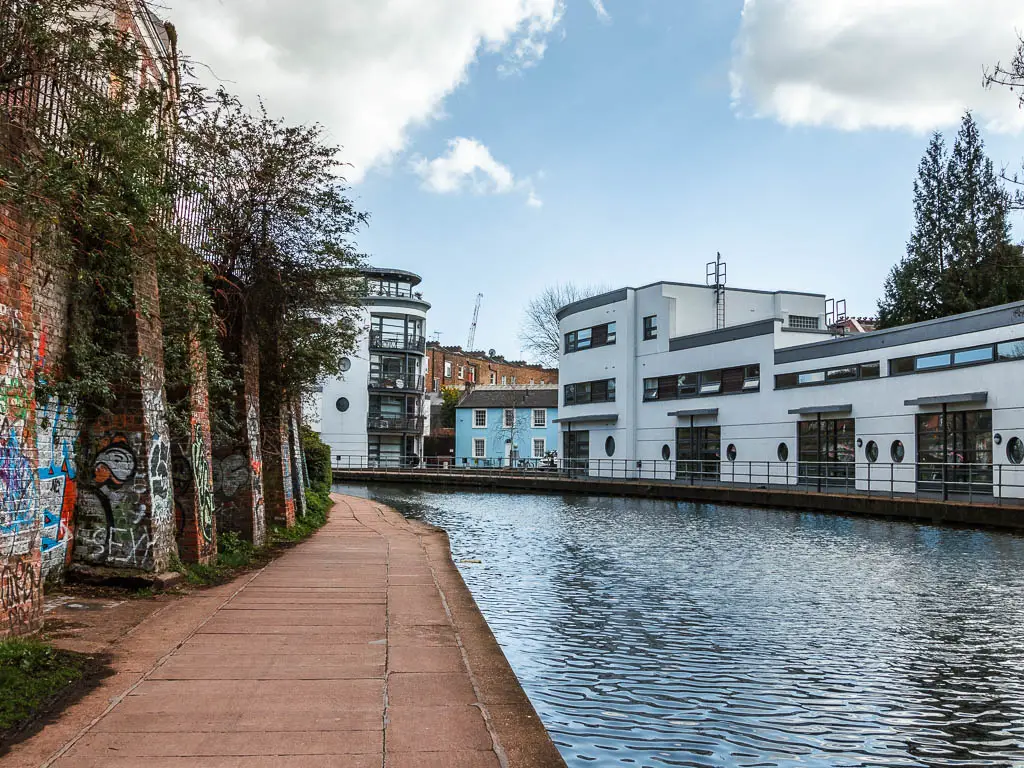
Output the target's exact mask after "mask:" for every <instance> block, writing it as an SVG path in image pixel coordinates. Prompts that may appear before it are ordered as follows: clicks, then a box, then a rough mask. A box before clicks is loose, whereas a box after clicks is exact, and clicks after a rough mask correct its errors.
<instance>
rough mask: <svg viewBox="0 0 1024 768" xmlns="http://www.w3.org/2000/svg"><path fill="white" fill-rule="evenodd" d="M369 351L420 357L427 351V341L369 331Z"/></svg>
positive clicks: (396, 334)
mask: <svg viewBox="0 0 1024 768" xmlns="http://www.w3.org/2000/svg"><path fill="white" fill-rule="evenodd" d="M370 349H371V350H381V351H384V352H416V353H418V354H421V355H422V354H424V353H425V352H426V351H427V340H426V339H425V338H424V337H423V336H405V335H403V334H401V333H381V332H380V331H370Z"/></svg>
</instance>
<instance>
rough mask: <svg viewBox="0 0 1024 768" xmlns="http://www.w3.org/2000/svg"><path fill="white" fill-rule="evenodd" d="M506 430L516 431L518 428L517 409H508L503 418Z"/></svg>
mask: <svg viewBox="0 0 1024 768" xmlns="http://www.w3.org/2000/svg"><path fill="white" fill-rule="evenodd" d="M502 418H503V420H504V421H503V423H504V425H505V429H515V426H516V409H515V408H506V409H505V411H504V415H503V416H502Z"/></svg>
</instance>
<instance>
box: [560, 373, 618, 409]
mask: <svg viewBox="0 0 1024 768" xmlns="http://www.w3.org/2000/svg"><path fill="white" fill-rule="evenodd" d="M563 392H564V403H565V405H585V404H586V403H611V402H614V401H615V379H602V380H601V381H584V382H581V383H578V384H566V385H565V387H564V389H563Z"/></svg>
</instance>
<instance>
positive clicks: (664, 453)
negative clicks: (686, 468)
mask: <svg viewBox="0 0 1024 768" xmlns="http://www.w3.org/2000/svg"><path fill="white" fill-rule="evenodd" d="M661 458H663V459H664V460H665V461H668V460H669V459H671V458H672V449H671V448H669V447H668V446H667V445H663V446H661Z"/></svg>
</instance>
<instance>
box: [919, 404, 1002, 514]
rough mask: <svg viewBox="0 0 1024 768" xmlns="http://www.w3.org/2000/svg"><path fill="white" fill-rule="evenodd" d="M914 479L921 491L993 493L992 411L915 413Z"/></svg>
mask: <svg viewBox="0 0 1024 768" xmlns="http://www.w3.org/2000/svg"><path fill="white" fill-rule="evenodd" d="M917 462H918V464H917V481H918V488H919V489H921V490H932V491H942V492H943V493H944V494H945V493H970V494H975V493H980V494H988V493H991V492H992V411H989V410H982V411H954V412H947V413H945V414H942V413H921V414H918V416H917Z"/></svg>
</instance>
